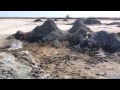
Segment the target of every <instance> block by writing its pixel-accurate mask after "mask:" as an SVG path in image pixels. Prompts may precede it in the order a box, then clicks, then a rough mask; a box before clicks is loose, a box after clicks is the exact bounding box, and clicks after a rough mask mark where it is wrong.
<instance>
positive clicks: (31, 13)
mask: <svg viewBox="0 0 120 90" xmlns="http://www.w3.org/2000/svg"><path fill="white" fill-rule="evenodd" d="M66 15H69V16H71V17H120V11H0V17H65V16H66Z"/></svg>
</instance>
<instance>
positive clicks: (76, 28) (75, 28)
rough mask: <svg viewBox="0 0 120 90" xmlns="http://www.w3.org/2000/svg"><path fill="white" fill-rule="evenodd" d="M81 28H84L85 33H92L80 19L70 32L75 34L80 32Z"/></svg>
mask: <svg viewBox="0 0 120 90" xmlns="http://www.w3.org/2000/svg"><path fill="white" fill-rule="evenodd" d="M81 28H83V29H84V30H85V31H88V32H92V31H91V30H90V29H89V28H88V27H87V26H86V25H85V24H84V22H83V21H81V20H80V19H77V20H76V21H75V22H74V24H73V27H72V28H71V29H70V30H69V32H70V33H74V32H76V31H77V30H80V29H81Z"/></svg>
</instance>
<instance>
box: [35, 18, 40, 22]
mask: <svg viewBox="0 0 120 90" xmlns="http://www.w3.org/2000/svg"><path fill="white" fill-rule="evenodd" d="M34 22H42V20H41V19H40V18H38V19H36V20H34Z"/></svg>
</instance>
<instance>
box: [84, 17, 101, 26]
mask: <svg viewBox="0 0 120 90" xmlns="http://www.w3.org/2000/svg"><path fill="white" fill-rule="evenodd" d="M84 23H85V24H87V25H94V24H98V25H99V24H101V22H100V21H98V20H95V19H91V18H87V19H86V20H85V21H84Z"/></svg>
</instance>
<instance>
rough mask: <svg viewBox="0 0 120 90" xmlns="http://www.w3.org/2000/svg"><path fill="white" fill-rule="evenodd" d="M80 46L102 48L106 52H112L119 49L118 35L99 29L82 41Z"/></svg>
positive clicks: (119, 38) (119, 39) (119, 40)
mask: <svg viewBox="0 0 120 90" xmlns="http://www.w3.org/2000/svg"><path fill="white" fill-rule="evenodd" d="M82 46H87V47H89V48H96V49H100V48H102V49H103V50H104V51H106V52H110V53H114V52H117V51H119V50H120V37H119V36H118V35H117V34H116V33H108V32H106V31H100V32H97V33H95V34H93V35H92V36H91V37H90V38H88V39H86V40H85V41H83V43H82Z"/></svg>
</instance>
